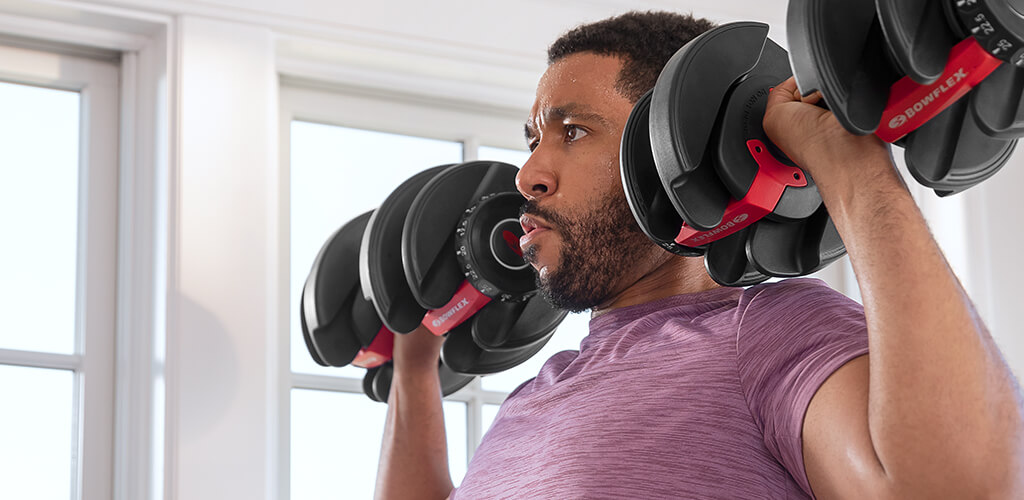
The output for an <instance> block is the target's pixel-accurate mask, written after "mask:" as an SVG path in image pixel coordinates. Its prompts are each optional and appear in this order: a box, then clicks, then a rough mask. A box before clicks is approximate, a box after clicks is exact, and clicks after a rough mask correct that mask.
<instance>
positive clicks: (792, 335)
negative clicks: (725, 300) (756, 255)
mask: <svg viewBox="0 0 1024 500" xmlns="http://www.w3.org/2000/svg"><path fill="white" fill-rule="evenodd" d="M739 305H740V307H739V309H738V314H741V317H740V320H739V327H738V331H737V335H736V353H737V368H738V370H739V377H740V384H741V386H742V388H743V392H744V396H745V398H746V400H747V404H748V406H749V407H750V412H751V415H752V416H753V418H754V420H755V422H756V423H757V425H758V426H759V428H760V429H761V432H762V434H763V435H764V442H765V445H767V447H768V450H769V451H770V452H771V453H772V454H773V455H774V456H775V459H776V460H778V461H779V463H781V464H782V465H783V466H784V467H785V468H786V470H788V471H789V473H790V475H792V476H793V479H795V480H796V482H797V483H798V484H799V485H800V487H801V488H802V489H803V490H804V491H805V492H806V493H807V494H808V495H812V496H813V494H812V493H811V487H810V484H809V483H808V481H807V473H806V471H805V469H804V460H803V422H804V415H805V413H806V412H807V406H808V405H809V404H810V402H811V398H812V397H813V396H814V394H815V393H816V392H817V391H818V388H819V387H821V384H822V383H824V382H825V379H827V378H828V377H829V376H830V375H831V374H832V373H833V372H835V371H836V370H837V369H839V367H841V366H842V365H843V364H845V363H846V362H848V361H850V360H851V359H853V358H856V357H858V356H861V355H863V354H867V352H868V339H867V325H866V323H865V319H864V309H863V307H862V306H861V305H860V304H858V303H856V302H854V301H853V300H850V299H849V298H847V297H846V296H844V295H842V294H840V293H839V292H836V291H834V290H832V289H831V288H829V287H828V286H827V285H826V284H825V283H824V282H822V281H819V280H812V279H794V280H787V281H784V282H780V283H775V284H769V285H760V286H756V287H751V288H750V289H748V290H746V292H745V293H744V295H743V297H742V298H741V299H740V304H739Z"/></svg>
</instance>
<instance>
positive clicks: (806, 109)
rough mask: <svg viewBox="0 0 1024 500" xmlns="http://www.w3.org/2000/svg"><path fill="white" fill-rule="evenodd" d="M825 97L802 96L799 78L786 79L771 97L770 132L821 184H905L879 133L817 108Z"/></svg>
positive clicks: (767, 130) (766, 127) (767, 123)
mask: <svg viewBox="0 0 1024 500" xmlns="http://www.w3.org/2000/svg"><path fill="white" fill-rule="evenodd" d="M819 101H821V94H820V93H817V92H815V93H814V94H811V95H810V96H808V97H801V95H800V91H799V90H798V89H797V86H796V80H795V79H794V78H790V79H788V80H786V81H784V82H782V83H780V84H779V85H777V86H776V87H775V88H774V89H772V92H771V95H769V97H768V107H767V109H766V110H765V116H764V130H765V133H767V134H768V137H769V138H770V139H771V140H772V142H773V143H775V145H776V146H778V147H779V148H780V149H781V150H782V151H783V152H784V153H786V155H787V156H789V158H790V159H792V160H793V161H794V162H796V164H797V165H799V166H800V167H801V168H803V169H804V170H806V171H807V172H808V173H810V174H811V177H812V178H813V179H814V181H815V182H816V183H819V184H820V183H825V184H826V185H839V186H849V187H856V186H859V185H863V183H865V182H874V183H876V184H877V183H878V182H879V181H881V182H888V183H892V182H893V181H895V184H894V185H900V184H901V182H899V181H898V180H897V179H898V175H897V174H896V172H895V171H894V170H893V168H892V164H891V161H890V154H889V148H888V146H887V145H886V144H885V143H884V142H882V140H881V139H879V138H878V137H876V136H874V135H866V136H857V135H853V134H851V133H849V132H848V131H847V130H846V129H844V128H843V126H842V125H840V123H839V120H837V119H836V117H835V116H834V115H833V114H832V113H831V112H829V111H828V110H826V109H824V108H822V107H820V106H817V104H818V102H819ZM832 208H833V207H829V209H830V210H831V209H832ZM835 208H836V209H839V208H841V207H835Z"/></svg>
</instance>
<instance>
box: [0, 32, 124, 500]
mask: <svg viewBox="0 0 1024 500" xmlns="http://www.w3.org/2000/svg"><path fill="white" fill-rule="evenodd" d="M118 73H119V71H118V66H117V64H116V62H114V61H111V60H93V59H89V58H84V57H73V56H68V55H62V54H57V53H51V52H43V51H37V50H29V49H24V48H17V47H10V46H0V109H2V110H3V113H0V234H2V235H3V240H2V244H0V401H3V402H4V411H2V412H0V498H72V499H76V498H109V497H111V484H110V478H111V476H112V467H113V459H112V449H113V427H114V426H113V412H114V403H113V392H114V391H113V384H114V381H113V366H114V350H113V341H114V327H115V325H114V323H115V300H116V299H115V281H116V276H117V272H116V269H117V260H116V259H117V252H116V243H117V240H116V230H117V212H116V211H117V202H116V200H117V198H118V197H117V161H118V159H117V130H118V119H117V116H118V96H117V92H118V90H117V89H118V79H119V75H118Z"/></svg>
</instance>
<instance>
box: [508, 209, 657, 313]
mask: <svg viewBox="0 0 1024 500" xmlns="http://www.w3.org/2000/svg"><path fill="white" fill-rule="evenodd" d="M521 212H522V213H526V214H531V215H537V216H540V217H542V218H544V220H545V221H547V222H548V223H549V224H550V225H551V227H552V229H555V230H556V231H557V232H558V233H559V234H560V235H561V236H562V245H561V250H560V251H559V255H558V263H557V266H556V267H555V270H554V271H549V272H547V273H544V275H543V276H541V274H540V273H538V274H537V277H536V279H537V289H538V291H539V292H540V294H541V296H542V297H544V299H545V300H547V301H548V302H549V303H550V304H551V305H553V306H555V307H557V308H559V309H565V310H568V311H570V312H582V311H585V310H587V309H592V308H593V307H594V306H596V305H598V304H601V303H602V302H604V301H605V300H607V299H608V298H609V297H611V295H612V294H613V293H615V292H617V290H616V289H615V286H616V285H617V284H618V281H619V280H620V278H621V277H622V276H623V275H624V274H627V272H628V271H627V270H629V269H630V268H632V267H633V266H634V265H635V264H636V263H637V262H638V261H639V260H640V259H641V256H645V255H647V254H649V253H650V247H651V246H652V245H653V244H652V243H651V242H650V241H649V240H648V239H647V236H645V235H644V234H643V232H642V231H641V230H640V227H639V226H638V225H637V223H636V220H635V219H634V218H633V214H632V212H630V210H629V205H627V203H626V197H625V194H623V193H621V192H618V193H616V192H612V193H608V194H607V195H605V196H604V197H603V198H602V199H600V200H598V202H597V203H594V204H593V206H592V208H591V209H590V210H587V211H585V212H583V213H579V214H569V213H564V212H554V211H551V210H547V209H544V208H541V207H539V206H538V205H537V203H535V202H534V201H533V200H531V201H528V202H526V204H525V205H523V208H522V209H521ZM523 258H525V259H526V261H527V262H529V263H530V264H535V263H536V262H537V260H536V259H537V245H534V246H531V247H529V248H527V249H526V251H525V252H524V253H523Z"/></svg>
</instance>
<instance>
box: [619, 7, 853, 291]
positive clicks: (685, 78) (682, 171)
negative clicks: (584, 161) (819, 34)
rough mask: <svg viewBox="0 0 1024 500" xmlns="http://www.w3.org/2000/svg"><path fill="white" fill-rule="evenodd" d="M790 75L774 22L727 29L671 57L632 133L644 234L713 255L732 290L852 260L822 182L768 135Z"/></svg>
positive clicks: (630, 167) (630, 158) (628, 179)
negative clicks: (769, 113)
mask: <svg viewBox="0 0 1024 500" xmlns="http://www.w3.org/2000/svg"><path fill="white" fill-rule="evenodd" d="M790 75H791V72H790V68H789V62H788V58H787V54H786V51H785V50H783V49H782V48H781V47H780V46H778V45H777V44H776V43H774V42H773V41H772V40H770V39H768V26H767V25H765V24H761V23H750V22H745V23H732V24H727V25H723V26H721V27H719V28H716V29H714V30H711V31H709V32H707V33H704V34H703V35H701V36H699V37H697V38H696V39H694V40H693V41H691V42H690V43H689V44H687V45H686V46H684V47H683V48H682V49H680V50H679V52H677V53H676V54H675V55H674V56H673V57H672V59H671V60H670V61H669V62H668V64H667V65H666V66H665V69H664V70H663V71H662V73H661V75H660V77H659V78H658V82H657V85H656V86H655V88H654V89H653V90H652V91H651V92H649V93H648V94H647V95H645V96H644V97H642V98H641V99H640V100H639V101H638V102H637V104H636V106H635V107H634V108H633V112H632V114H631V115H630V118H629V120H628V121H627V124H626V128H625V131H624V133H623V139H622V148H621V154H620V159H621V172H622V181H623V186H624V188H625V190H626V198H627V200H628V201H629V204H630V208H631V209H632V211H633V215H634V217H635V218H636V220H637V222H638V223H639V225H640V227H641V228H642V229H643V231H644V232H645V233H646V234H647V236H648V237H649V238H651V239H652V240H654V241H655V242H657V243H658V244H660V245H661V246H662V247H663V248H665V249H666V250H668V251H670V252H674V253H677V254H680V255H686V256H694V255H701V254H703V255H705V264H706V266H707V270H708V273H709V274H710V275H711V277H712V278H713V279H714V280H715V281H717V282H718V283H721V284H723V285H728V286H745V285H751V284H754V283H758V282H761V281H764V280H766V279H768V278H769V277H771V276H800V275H805V274H809V273H811V272H814V271H816V270H818V269H820V268H821V267H823V266H825V265H827V264H828V263H830V262H832V261H834V260H835V259H837V258H839V257H840V256H842V255H843V254H844V253H845V248H844V247H843V243H842V241H841V240H840V238H839V234H838V232H837V231H836V229H835V226H834V225H833V224H832V221H831V219H830V218H829V216H828V212H827V211H826V210H825V207H824V205H823V204H822V201H821V197H820V195H819V194H818V191H817V189H816V188H815V185H814V181H813V179H811V178H810V177H809V176H808V175H806V174H805V173H804V172H803V171H802V170H801V169H800V168H798V167H796V166H795V165H793V164H792V163H790V162H789V161H788V159H786V157H785V156H784V155H783V154H782V153H781V152H780V151H778V150H777V149H776V148H775V147H774V145H772V144H771V142H770V141H769V140H768V138H767V137H766V136H765V133H764V130H763V129H762V128H761V121H762V118H763V116H764V110H765V105H766V102H767V98H768V93H769V90H770V88H771V87H772V86H773V85H775V84H777V83H779V82H781V81H783V80H785V79H786V78H788V77H789V76H790Z"/></svg>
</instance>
